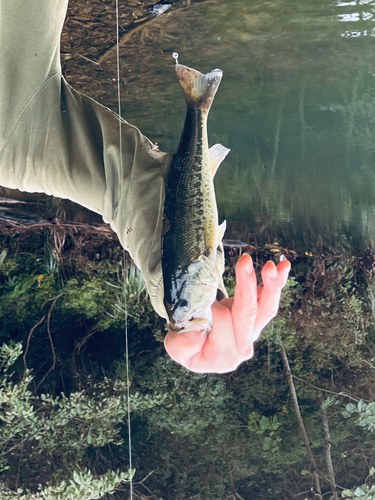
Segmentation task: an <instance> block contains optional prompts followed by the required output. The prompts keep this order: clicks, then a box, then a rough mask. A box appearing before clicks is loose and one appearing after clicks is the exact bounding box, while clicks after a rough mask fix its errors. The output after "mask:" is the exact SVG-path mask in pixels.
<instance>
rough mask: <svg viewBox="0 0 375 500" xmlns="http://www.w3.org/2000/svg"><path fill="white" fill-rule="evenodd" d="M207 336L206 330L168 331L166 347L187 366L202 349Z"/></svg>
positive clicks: (168, 351)
mask: <svg viewBox="0 0 375 500" xmlns="http://www.w3.org/2000/svg"><path fill="white" fill-rule="evenodd" d="M206 338H207V335H206V332H205V331H193V332H185V333H176V332H168V333H167V335H166V336H165V339H164V347H165V350H166V351H167V353H168V354H169V356H170V357H171V358H172V359H173V360H174V361H176V362H177V363H180V364H181V365H183V366H186V365H187V364H188V363H189V360H190V359H191V358H192V357H193V356H194V355H195V354H196V353H197V352H199V351H200V350H201V349H202V347H203V344H204V343H205V342H206Z"/></svg>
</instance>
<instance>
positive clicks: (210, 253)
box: [151, 53, 229, 333]
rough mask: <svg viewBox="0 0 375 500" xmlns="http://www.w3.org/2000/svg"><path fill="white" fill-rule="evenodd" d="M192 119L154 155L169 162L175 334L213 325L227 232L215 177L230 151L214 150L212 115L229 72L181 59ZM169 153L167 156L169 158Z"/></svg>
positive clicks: (168, 297)
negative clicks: (171, 146)
mask: <svg viewBox="0 0 375 500" xmlns="http://www.w3.org/2000/svg"><path fill="white" fill-rule="evenodd" d="M173 57H174V58H175V59H176V73H177V76H178V78H179V80H180V83H181V85H182V88H183V91H184V95H185V100H186V106H187V110H186V118H185V124H184V129H183V132H182V136H181V139H180V143H179V146H178V149H177V152H176V153H175V154H174V155H173V156H171V155H165V153H161V152H159V151H155V150H153V151H151V154H152V155H153V156H154V157H155V158H158V159H159V161H164V163H165V165H166V166H167V168H166V194H165V204H164V228H163V241H162V268H163V281H164V305H165V307H166V310H167V313H168V317H169V328H170V330H172V331H175V332H182V331H191V330H206V332H207V333H209V332H210V331H211V328H212V312H211V306H212V304H213V302H214V301H215V299H216V296H217V293H218V289H219V288H221V289H223V285H222V269H221V270H220V268H221V267H222V266H220V265H219V262H218V259H220V258H222V254H221V255H220V256H219V255H218V252H220V250H221V251H222V248H220V245H221V240H222V238H223V235H224V231H225V222H224V223H223V224H221V226H219V224H218V213H217V206H216V198H215V190H214V183H213V178H214V175H215V172H216V170H217V168H218V167H219V165H220V163H221V162H222V160H223V159H224V158H225V157H226V155H227V154H228V152H229V149H227V148H225V147H224V146H222V145H220V144H216V145H215V146H213V147H212V148H211V149H209V148H208V137H207V117H208V113H209V110H210V107H211V104H212V101H213V99H214V96H215V94H216V91H217V89H218V87H219V84H220V81H221V78H222V76H223V72H222V71H221V70H219V69H215V70H213V71H211V72H210V73H207V74H206V75H203V74H202V73H200V72H199V71H196V70H195V69H192V68H189V67H187V66H184V65H182V64H179V63H178V59H177V58H178V54H176V53H174V54H173ZM164 155H165V157H164V158H163V156H164ZM218 247H219V248H218Z"/></svg>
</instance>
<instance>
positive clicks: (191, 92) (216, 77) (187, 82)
mask: <svg viewBox="0 0 375 500" xmlns="http://www.w3.org/2000/svg"><path fill="white" fill-rule="evenodd" d="M176 73H177V76H178V79H179V80H180V83H181V85H182V88H183V91H184V94H185V99H186V102H187V103H188V104H190V105H192V106H194V107H195V108H199V109H202V110H203V111H205V112H206V113H208V111H209V110H210V107H211V104H212V101H213V100H214V97H215V94H216V91H217V89H218V87H219V85H220V81H221V78H222V76H223V72H222V71H221V69H214V70H212V71H210V72H209V73H207V74H205V75H203V74H202V73H201V72H200V71H197V70H195V69H192V68H189V67H188V66H184V65H183V64H178V63H176Z"/></svg>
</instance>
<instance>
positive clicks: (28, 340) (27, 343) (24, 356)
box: [23, 316, 46, 380]
mask: <svg viewBox="0 0 375 500" xmlns="http://www.w3.org/2000/svg"><path fill="white" fill-rule="evenodd" d="M45 319H46V317H45V316H43V318H42V319H40V320H39V321H38V323H37V324H36V325H34V326H33V327H32V329H31V330H30V333H29V335H28V337H27V342H26V349H25V353H24V355H23V366H24V367H25V369H24V372H23V380H25V377H26V371H27V364H26V356H27V353H28V350H29V346H30V340H31V336H32V334H33V333H34V330H36V328H38V326H39V325H41V324H42V323H43V321H44V320H45Z"/></svg>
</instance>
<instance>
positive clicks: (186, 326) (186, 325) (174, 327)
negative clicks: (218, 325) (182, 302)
mask: <svg viewBox="0 0 375 500" xmlns="http://www.w3.org/2000/svg"><path fill="white" fill-rule="evenodd" d="M169 330H170V331H171V332H175V333H184V332H195V331H202V330H205V332H206V333H207V335H208V334H209V333H210V331H211V330H212V323H210V321H209V320H208V319H206V318H194V319H190V320H187V321H184V322H182V323H172V322H169Z"/></svg>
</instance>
